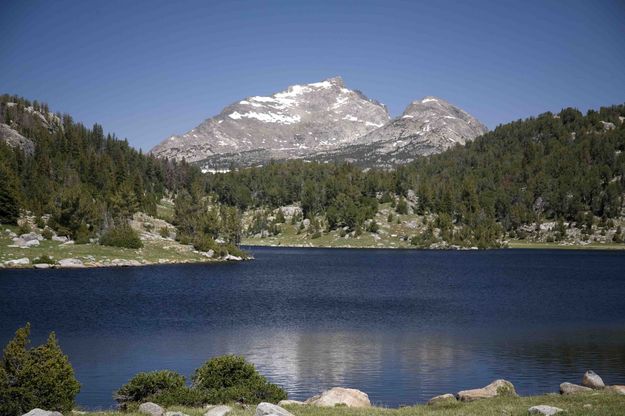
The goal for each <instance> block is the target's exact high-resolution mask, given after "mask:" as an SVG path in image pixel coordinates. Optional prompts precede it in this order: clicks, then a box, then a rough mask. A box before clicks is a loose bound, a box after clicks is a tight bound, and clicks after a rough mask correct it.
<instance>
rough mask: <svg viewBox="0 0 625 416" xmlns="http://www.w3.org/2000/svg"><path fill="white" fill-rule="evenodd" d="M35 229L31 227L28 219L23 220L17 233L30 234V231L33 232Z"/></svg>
mask: <svg viewBox="0 0 625 416" xmlns="http://www.w3.org/2000/svg"><path fill="white" fill-rule="evenodd" d="M32 230H33V229H32V228H31V227H30V224H29V223H28V222H26V221H24V222H22V223H21V224H20V226H19V227H17V234H18V235H22V234H28V233H29V232H31V231H32Z"/></svg>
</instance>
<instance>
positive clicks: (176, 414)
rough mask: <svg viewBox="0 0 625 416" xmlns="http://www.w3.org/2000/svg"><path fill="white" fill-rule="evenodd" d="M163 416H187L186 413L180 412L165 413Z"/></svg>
mask: <svg viewBox="0 0 625 416" xmlns="http://www.w3.org/2000/svg"><path fill="white" fill-rule="evenodd" d="M165 416H189V415H188V414H186V413H182V412H165Z"/></svg>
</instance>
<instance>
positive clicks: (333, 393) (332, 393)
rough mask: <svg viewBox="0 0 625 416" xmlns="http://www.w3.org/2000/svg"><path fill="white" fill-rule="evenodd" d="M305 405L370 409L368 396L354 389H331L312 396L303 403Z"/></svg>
mask: <svg viewBox="0 0 625 416" xmlns="http://www.w3.org/2000/svg"><path fill="white" fill-rule="evenodd" d="M305 403H306V404H310V405H313V406H320V407H334V406H336V405H343V406H347V407H371V401H369V396H368V395H367V393H364V392H362V391H360V390H356V389H348V388H344V387H333V388H331V389H330V390H326V391H324V392H323V393H321V394H318V395H316V396H313V397H311V398H309V399H308V400H306V401H305Z"/></svg>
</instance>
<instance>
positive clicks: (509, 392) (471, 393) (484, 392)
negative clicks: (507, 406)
mask: <svg viewBox="0 0 625 416" xmlns="http://www.w3.org/2000/svg"><path fill="white" fill-rule="evenodd" d="M497 396H517V394H516V391H515V390H514V385H513V384H512V383H510V382H509V381H507V380H495V381H493V382H492V383H490V384H489V385H488V386H486V387H482V388H481V389H473V390H463V391H461V392H458V400H461V401H463V402H472V401H474V400H480V399H490V398H492V397H497Z"/></svg>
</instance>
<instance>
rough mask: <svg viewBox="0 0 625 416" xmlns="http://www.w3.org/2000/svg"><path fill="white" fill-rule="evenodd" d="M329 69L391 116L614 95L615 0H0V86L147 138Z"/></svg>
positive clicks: (623, 70)
mask: <svg viewBox="0 0 625 416" xmlns="http://www.w3.org/2000/svg"><path fill="white" fill-rule="evenodd" d="M336 75H340V76H341V77H343V80H344V82H345V84H346V86H347V87H348V88H351V89H358V90H361V91H363V92H364V93H365V95H367V96H368V97H370V98H374V99H376V100H378V101H381V102H383V103H385V104H386V105H387V106H388V108H389V111H390V113H391V115H392V116H397V115H399V114H400V113H401V112H402V111H403V110H404V108H405V107H406V106H407V105H408V104H409V103H410V102H411V101H414V100H417V99H420V98H422V97H424V96H427V95H434V96H438V97H441V98H444V99H446V100H447V101H449V102H451V103H453V104H455V105H457V106H459V107H461V108H463V109H464V110H466V111H467V112H469V113H471V114H472V115H474V116H475V117H477V118H478V119H480V120H481V121H482V122H483V123H485V124H486V125H487V126H488V127H489V128H494V127H495V126H496V125H498V124H501V123H506V122H509V121H512V120H516V119H519V118H525V117H528V116H531V115H537V114H540V113H542V112H545V111H559V110H560V109H561V108H563V107H569V106H570V107H577V108H579V109H580V110H582V111H585V110H587V109H589V108H599V107H600V106H605V105H612V104H622V103H624V102H625V0H621V1H575V0H573V1H560V0H541V1H533V0H529V1H528V0H524V1H507V0H502V1H477V0H476V1H417V0H414V1H391V0H387V1H367V0H360V1H339V0H335V1H318V0H315V1H303V0H291V1H255V2H249V1H236V0H230V1H170V0H167V1H160V0H151V1H139V0H133V1H118V0H107V1H97V0H90V1H65V0H59V1H37V0H29V1H23V0H15V1H13V0H1V2H0V93H9V94H17V95H20V96H23V97H26V98H28V99H31V100H34V99H37V100H39V101H43V102H47V103H48V104H49V105H50V108H51V109H52V110H53V111H58V112H62V113H69V114H71V115H72V116H73V118H74V119H75V120H78V121H81V122H83V123H84V124H86V125H88V126H91V125H92V124H93V123H95V122H97V123H100V124H102V125H103V126H104V129H105V131H108V132H111V133H115V134H116V135H117V137H120V138H127V139H128V140H129V142H130V144H131V145H133V146H135V147H137V148H141V149H143V150H145V151H147V150H149V149H150V148H152V147H153V146H154V145H156V144H157V143H158V142H160V141H161V140H163V139H165V138H167V137H169V136H170V135H172V134H180V133H184V132H186V131H188V130H190V129H192V128H193V127H195V126H197V125H198V124H199V123H200V122H202V121H203V120H204V119H206V118H209V117H211V116H213V115H216V114H218V113H219V112H220V111H221V110H222V109H223V107H225V106H227V105H229V104H231V103H233V102H236V101H238V100H241V99H243V98H245V97H248V96H253V95H270V94H272V93H274V92H278V91H280V90H283V89H285V88H286V87H287V86H289V85H293V84H304V83H310V82H317V81H321V80H323V79H326V78H329V77H333V76H336Z"/></svg>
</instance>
